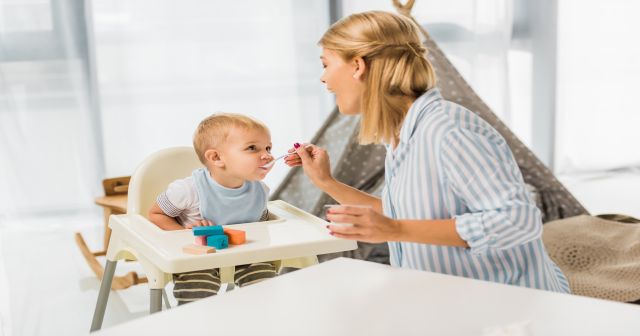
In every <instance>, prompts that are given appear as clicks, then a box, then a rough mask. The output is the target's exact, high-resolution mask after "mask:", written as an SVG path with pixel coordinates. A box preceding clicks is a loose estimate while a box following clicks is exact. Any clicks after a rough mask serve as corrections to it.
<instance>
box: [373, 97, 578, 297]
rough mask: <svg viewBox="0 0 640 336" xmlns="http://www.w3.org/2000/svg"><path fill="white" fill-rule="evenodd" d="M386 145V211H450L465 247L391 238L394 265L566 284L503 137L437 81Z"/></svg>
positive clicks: (399, 215) (538, 284)
mask: <svg viewBox="0 0 640 336" xmlns="http://www.w3.org/2000/svg"><path fill="white" fill-rule="evenodd" d="M399 140H400V141H399V143H398V146H397V147H396V149H395V150H393V149H392V148H391V147H390V146H388V147H387V157H386V159H385V178H386V187H385V189H384V190H383V192H382V201H383V209H384V213H385V215H387V216H389V217H392V218H395V219H450V218H454V219H455V221H456V230H457V232H458V234H459V235H460V236H461V237H462V239H464V240H465V241H466V242H467V243H468V244H469V246H470V247H469V248H463V247H452V246H440V245H429V244H420V243H411V242H390V243H389V249H390V254H391V264H392V265H393V266H399V267H406V268H412V269H419V270H425V271H432V272H438V273H445V274H451V275H458V276H464V277H468V278H475V279H481V280H487V281H493V282H499V283H504V284H512V285H518V286H524V287H530V288H539V289H545V290H550V291H556V292H569V284H568V282H567V280H566V278H565V276H564V275H563V274H562V271H560V269H559V268H558V267H557V266H556V265H555V264H554V263H553V261H551V259H550V258H549V256H548V255H547V252H546V250H545V248H544V245H543V244H542V237H541V236H542V221H541V216H540V211H539V210H538V208H537V207H536V205H535V203H534V202H533V200H532V198H531V195H530V194H529V192H528V191H527V189H526V187H525V184H524V181H523V179H522V174H521V173H520V169H519V168H518V165H517V164H516V161H515V159H514V158H513V155H512V153H511V150H510V149H509V146H508V145H507V143H506V141H505V140H504V138H503V137H502V136H501V135H500V134H499V133H498V132H497V131H496V130H495V129H494V128H493V127H491V125H489V124H488V123H487V122H485V121H484V120H483V119H482V118H480V117H479V116H477V115H476V114H474V113H472V112H470V111H469V110H467V109H465V108H464V107H462V106H459V105H457V104H454V103H452V102H449V101H446V100H444V99H443V98H442V96H441V95H440V92H439V91H438V90H437V89H432V90H429V91H427V92H426V93H424V94H423V95H422V96H420V97H419V98H418V99H417V100H416V101H415V102H414V103H413V105H412V106H411V108H410V110H409V112H408V114H407V116H406V118H405V120H404V122H403V125H402V128H401V130H400V136H399Z"/></svg>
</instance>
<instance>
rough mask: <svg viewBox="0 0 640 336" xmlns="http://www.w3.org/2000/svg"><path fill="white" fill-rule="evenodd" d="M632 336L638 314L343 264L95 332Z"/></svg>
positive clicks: (639, 328)
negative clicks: (518, 329) (516, 327)
mask: <svg viewBox="0 0 640 336" xmlns="http://www.w3.org/2000/svg"><path fill="white" fill-rule="evenodd" d="M523 321H530V327H529V331H530V332H531V333H530V334H531V335H536V336H552V335H562V336H566V335H581V336H584V335H634V336H637V335H640V307H638V306H636V305H632V304H624V303H616V302H609V301H603V300H596V299H591V298H585V297H579V296H575V295H569V294H558V293H552V292H546V291H542V290H533V289H527V288H520V287H515V286H507V285H501V284H495V283H490V282H484V281H479V280H471V279H466V278H461V277H454V276H447V275H442V274H435V273H429V272H421V271H413V270H405V269H397V268H391V267H389V266H385V265H380V264H375V263H370V262H365V261H358V260H352V259H346V258H340V259H335V260H331V261H328V262H325V263H322V264H319V265H316V266H312V267H309V268H306V269H302V270H299V271H296V272H293V273H290V274H286V275H283V276H279V277H277V278H274V279H271V280H268V281H265V282H262V283H259V284H256V285H253V286H249V287H245V288H241V289H239V290H236V291H233V292H230V293H226V294H223V295H220V296H217V297H211V298H207V299H203V300H201V301H198V302H194V303H190V304H187V305H185V306H180V307H177V308H173V309H170V310H168V311H164V312H161V313H158V314H154V315H150V316H148V317H144V318H141V319H138V320H134V321H130V322H127V323H124V324H121V325H118V326H114V327H112V328H108V329H105V330H103V331H100V332H99V333H97V334H96V335H101V336H107V335H136V334H145V335H171V336H175V335H438V336H440V335H483V332H484V331H485V330H486V329H487V328H494V327H496V326H504V325H512V324H514V323H519V322H523Z"/></svg>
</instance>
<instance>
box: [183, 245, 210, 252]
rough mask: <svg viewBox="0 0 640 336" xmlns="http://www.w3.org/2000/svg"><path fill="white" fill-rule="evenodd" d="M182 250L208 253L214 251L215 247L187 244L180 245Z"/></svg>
mask: <svg viewBox="0 0 640 336" xmlns="http://www.w3.org/2000/svg"><path fill="white" fill-rule="evenodd" d="M182 252H184V253H189V254H208V253H215V252H216V249H215V248H213V247H211V246H202V245H196V244H189V245H185V246H183V247H182Z"/></svg>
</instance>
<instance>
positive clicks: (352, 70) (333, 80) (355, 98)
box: [320, 48, 364, 115]
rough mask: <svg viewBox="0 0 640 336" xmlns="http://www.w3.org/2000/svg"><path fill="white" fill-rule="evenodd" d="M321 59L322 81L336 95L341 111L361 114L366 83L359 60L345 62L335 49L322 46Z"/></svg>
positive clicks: (349, 113)
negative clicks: (363, 79)
mask: <svg viewBox="0 0 640 336" xmlns="http://www.w3.org/2000/svg"><path fill="white" fill-rule="evenodd" d="M320 60H321V61H322V66H323V68H324V72H323V73H322V76H321V77H320V81H321V82H323V83H324V84H326V85H327V90H329V92H332V93H334V94H335V95H336V103H337V104H338V110H340V113H342V114H346V115H355V114H359V113H360V112H361V111H362V109H361V108H360V103H361V97H362V92H363V90H364V83H363V82H362V80H361V79H360V78H361V73H360V72H358V64H357V62H355V61H353V62H345V61H344V60H343V59H342V58H341V57H340V56H339V55H338V54H337V53H336V52H335V51H333V50H330V49H327V48H322V55H321V56H320Z"/></svg>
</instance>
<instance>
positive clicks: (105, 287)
mask: <svg viewBox="0 0 640 336" xmlns="http://www.w3.org/2000/svg"><path fill="white" fill-rule="evenodd" d="M117 263H118V262H117V261H111V260H107V265H106V267H105V269H104V276H103V277H102V283H101V284H100V292H99V294H98V302H97V303H96V309H95V310H94V312H93V320H92V321H91V331H92V332H93V331H96V330H99V329H100V328H102V320H103V319H104V311H105V310H106V308H107V301H109V292H110V291H111V280H113V274H114V273H115V271H116V264H117Z"/></svg>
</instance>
